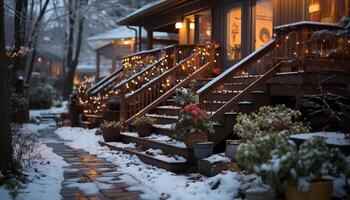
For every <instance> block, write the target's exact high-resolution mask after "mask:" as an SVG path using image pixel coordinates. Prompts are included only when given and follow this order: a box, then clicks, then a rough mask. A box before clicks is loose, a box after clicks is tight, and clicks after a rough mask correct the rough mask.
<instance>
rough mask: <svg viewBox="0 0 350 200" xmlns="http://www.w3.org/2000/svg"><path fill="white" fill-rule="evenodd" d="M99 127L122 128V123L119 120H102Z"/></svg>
mask: <svg viewBox="0 0 350 200" xmlns="http://www.w3.org/2000/svg"><path fill="white" fill-rule="evenodd" d="M100 127H101V128H118V129H123V124H122V123H121V122H120V121H104V122H103V123H102V124H101V125H100Z"/></svg>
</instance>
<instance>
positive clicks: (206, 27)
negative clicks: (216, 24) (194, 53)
mask: <svg viewBox="0 0 350 200" xmlns="http://www.w3.org/2000/svg"><path fill="white" fill-rule="evenodd" d="M198 26H199V27H198V42H199V43H201V44H205V43H206V42H207V41H210V40H211V12H210V10H208V11H204V12H201V13H199V15H198Z"/></svg>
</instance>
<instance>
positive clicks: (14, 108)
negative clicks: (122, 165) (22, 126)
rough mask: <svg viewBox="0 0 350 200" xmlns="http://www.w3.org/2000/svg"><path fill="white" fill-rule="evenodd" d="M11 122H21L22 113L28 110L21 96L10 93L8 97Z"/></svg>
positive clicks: (25, 100)
mask: <svg viewBox="0 0 350 200" xmlns="http://www.w3.org/2000/svg"><path fill="white" fill-rule="evenodd" d="M10 108H11V109H10V110H11V121H12V122H22V120H21V119H22V118H23V116H22V115H23V114H24V113H23V112H24V111H25V110H26V109H27V108H28V101H27V99H26V98H25V97H24V95H23V94H17V93H12V94H11V97H10Z"/></svg>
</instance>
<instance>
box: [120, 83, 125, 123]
mask: <svg viewBox="0 0 350 200" xmlns="http://www.w3.org/2000/svg"><path fill="white" fill-rule="evenodd" d="M119 107H120V121H121V122H122V123H124V122H125V120H126V108H125V107H126V102H125V91H124V88H122V89H121V91H120V93H119Z"/></svg>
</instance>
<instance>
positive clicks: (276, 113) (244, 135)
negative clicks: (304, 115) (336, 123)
mask: <svg viewBox="0 0 350 200" xmlns="http://www.w3.org/2000/svg"><path fill="white" fill-rule="evenodd" d="M300 118H301V113H300V112H299V111H295V110H292V109H290V108H287V107H286V106H285V105H277V106H264V107H261V108H260V109H259V111H258V112H254V113H251V114H243V113H240V114H239V115H238V116H237V123H236V124H235V126H234V128H233V131H234V132H235V133H236V134H237V135H238V136H239V137H240V138H241V140H242V141H243V142H246V141H250V140H252V139H253V138H255V137H257V136H260V135H266V134H271V133H276V132H279V131H282V130H284V131H285V133H288V134H289V135H291V134H295V133H301V132H304V133H305V132H309V130H310V127H309V125H308V124H306V123H304V122H302V121H298V120H300Z"/></svg>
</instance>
